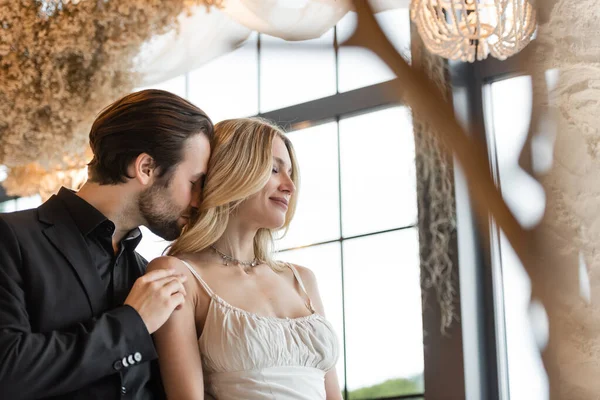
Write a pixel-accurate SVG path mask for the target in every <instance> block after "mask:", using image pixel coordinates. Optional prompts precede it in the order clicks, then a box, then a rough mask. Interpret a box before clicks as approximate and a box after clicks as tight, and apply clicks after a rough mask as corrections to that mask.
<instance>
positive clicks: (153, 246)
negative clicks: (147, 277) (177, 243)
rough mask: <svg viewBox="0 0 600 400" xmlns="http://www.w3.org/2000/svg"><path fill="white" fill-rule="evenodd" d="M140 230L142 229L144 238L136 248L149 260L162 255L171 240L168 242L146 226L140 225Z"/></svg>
mask: <svg viewBox="0 0 600 400" xmlns="http://www.w3.org/2000/svg"><path fill="white" fill-rule="evenodd" d="M140 230H141V231H142V240H141V241H140V244H138V246H137V248H136V249H135V250H136V251H137V252H138V253H140V254H141V256H142V257H144V258H145V259H146V260H148V262H150V261H152V260H154V259H155V258H156V257H160V256H162V254H163V252H164V250H165V249H166V248H167V246H168V245H169V244H170V243H171V242H167V241H166V240H164V239H163V238H161V237H159V236H156V235H155V234H154V233H152V232H150V230H148V228H146V227H145V226H140Z"/></svg>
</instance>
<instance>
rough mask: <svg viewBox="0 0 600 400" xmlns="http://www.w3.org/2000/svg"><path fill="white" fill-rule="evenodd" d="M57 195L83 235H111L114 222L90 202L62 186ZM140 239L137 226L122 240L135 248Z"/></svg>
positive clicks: (140, 235)
mask: <svg viewBox="0 0 600 400" xmlns="http://www.w3.org/2000/svg"><path fill="white" fill-rule="evenodd" d="M57 197H58V198H59V199H61V200H62V201H63V202H64V203H65V205H66V206H67V210H68V211H69V213H70V214H71V217H72V218H73V221H75V225H77V228H79V231H80V232H81V234H82V235H83V236H88V235H89V234H91V233H94V234H96V235H98V236H109V237H112V235H113V233H114V232H115V224H114V223H113V222H112V221H111V220H109V219H108V218H106V217H105V216H104V214H102V213H101V212H100V211H98V209H96V208H95V207H94V206H92V205H91V204H90V203H88V202H87V201H85V200H84V199H82V198H81V197H79V196H77V194H76V193H75V192H74V191H72V190H69V189H67V188H65V187H62V188H60V190H59V191H58V194H57ZM141 240H142V231H140V229H139V228H135V229H132V230H131V231H129V233H127V235H125V237H124V238H123V242H125V243H126V245H127V246H128V247H131V246H133V247H132V248H135V247H136V246H137V245H138V244H139V243H140V241H141Z"/></svg>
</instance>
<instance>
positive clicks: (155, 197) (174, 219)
mask: <svg viewBox="0 0 600 400" xmlns="http://www.w3.org/2000/svg"><path fill="white" fill-rule="evenodd" d="M168 187H169V183H168V182H167V183H166V185H165V184H164V183H162V182H156V183H155V184H153V185H152V186H151V187H149V188H148V189H146V190H145V191H143V192H142V194H140V197H139V199H138V208H139V210H140V213H141V215H142V217H143V218H144V220H145V221H146V226H147V228H148V229H150V231H151V232H152V233H154V234H155V235H158V236H160V237H162V238H163V239H165V240H168V241H173V240H175V239H177V238H178V237H179V236H180V235H181V230H182V226H180V225H179V218H180V217H181V214H182V211H181V210H178V209H176V207H175V206H174V205H173V202H172V201H171V199H170V198H169V191H168Z"/></svg>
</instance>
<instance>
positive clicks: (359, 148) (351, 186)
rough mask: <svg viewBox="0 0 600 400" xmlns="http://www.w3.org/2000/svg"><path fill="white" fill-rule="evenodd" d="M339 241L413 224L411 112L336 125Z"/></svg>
mask: <svg viewBox="0 0 600 400" xmlns="http://www.w3.org/2000/svg"><path fill="white" fill-rule="evenodd" d="M340 154H341V168H342V169H341V177H342V227H343V231H342V233H343V236H344V237H349V236H353V235H359V234H363V233H367V232H375V231H379V230H385V229H391V228H396V227H401V226H407V225H412V224H415V223H416V221H417V194H416V177H415V174H416V171H415V149H414V139H413V131H412V119H411V116H410V112H409V110H408V109H407V108H405V107H394V108H389V109H386V110H382V111H377V112H373V113H369V114H363V115H360V116H357V117H351V118H345V119H343V120H341V121H340Z"/></svg>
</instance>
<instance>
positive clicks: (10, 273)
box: [0, 216, 156, 400]
mask: <svg viewBox="0 0 600 400" xmlns="http://www.w3.org/2000/svg"><path fill="white" fill-rule="evenodd" d="M21 254H22V249H21V248H20V245H19V242H18V239H17V237H16V235H15V233H14V231H13V230H12V229H11V227H10V225H9V224H8V223H7V222H6V221H5V220H3V218H2V217H1V216H0V399H12V400H20V399H34V398H40V397H53V396H57V395H61V394H65V393H69V392H72V391H74V390H77V389H81V388H83V387H85V386H87V385H89V384H91V383H93V382H95V381H97V380H99V379H101V378H104V377H106V376H108V375H110V374H114V373H117V371H119V370H120V369H122V368H127V366H123V364H122V363H121V362H119V360H121V359H122V358H123V357H126V356H128V355H130V354H136V353H139V354H136V356H137V358H138V359H139V362H145V361H150V360H153V359H155V358H156V351H155V349H154V345H153V342H152V338H151V336H150V334H149V333H148V330H147V329H146V326H145V324H144V322H143V321H142V319H141V317H140V316H139V314H138V313H137V312H136V311H135V310H134V309H133V308H131V307H129V306H122V307H118V308H115V309H113V310H110V311H108V312H106V313H104V314H102V315H100V316H99V317H97V318H93V319H90V320H88V321H82V322H81V323H78V324H75V325H74V326H72V327H70V328H69V329H66V330H61V331H51V332H41V333H40V332H32V329H31V325H30V322H29V316H28V312H27V307H26V295H25V293H26V291H25V290H24V287H26V281H25V280H24V277H23V269H22V261H21V260H22V257H21ZM28 300H29V301H32V299H28ZM56 312H57V313H59V312H60V310H56Z"/></svg>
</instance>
